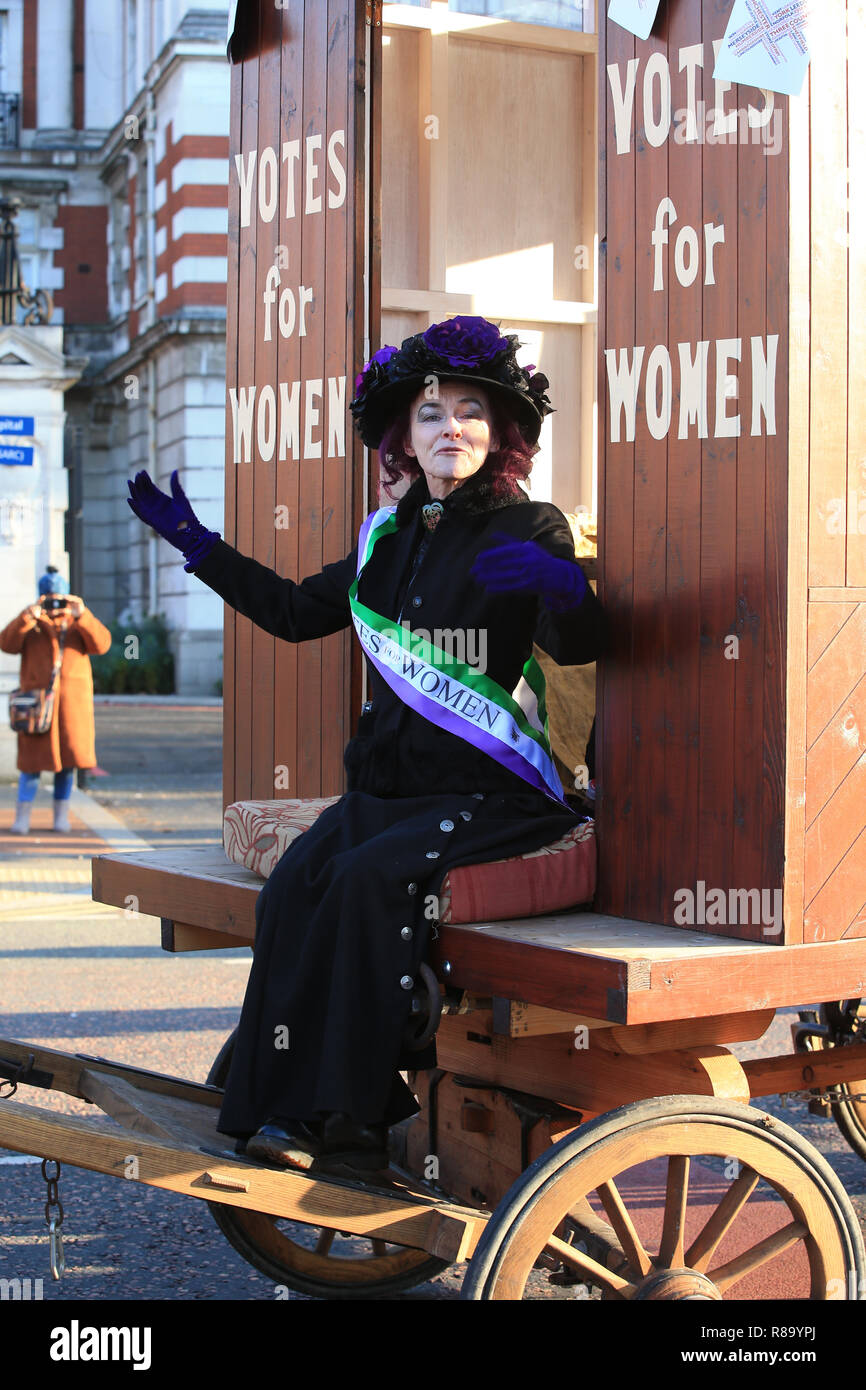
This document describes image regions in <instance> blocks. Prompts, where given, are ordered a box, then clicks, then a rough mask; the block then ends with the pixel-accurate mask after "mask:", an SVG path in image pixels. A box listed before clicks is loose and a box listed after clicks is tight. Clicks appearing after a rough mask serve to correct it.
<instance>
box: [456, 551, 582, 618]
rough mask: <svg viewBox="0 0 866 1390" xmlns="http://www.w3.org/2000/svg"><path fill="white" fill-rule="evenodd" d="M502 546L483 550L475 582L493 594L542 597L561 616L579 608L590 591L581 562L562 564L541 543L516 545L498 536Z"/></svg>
mask: <svg viewBox="0 0 866 1390" xmlns="http://www.w3.org/2000/svg"><path fill="white" fill-rule="evenodd" d="M494 540H497V541H499V542H500V543H499V544H498V545H496V546H495V547H494V548H493V549H492V550H483V551H481V553H480V554H479V555H478V556H476V559H475V563H474V565H473V566H472V571H471V573H472V578H473V579H474V580H475V581H476V583H478V584H481V585H482V586H483V587H484V588H485V589H486V590H487V592H488V593H490V594H517V593H524V594H540V595H541V597H542V599H543V600H544V602H545V604H546V605H547V606H548V607H549V608H552V609H553V610H554V611H555V612H557V613H567V612H568V611H569V610H570V609H572V608H577V606H578V604H579V603H580V602H581V600H582V599H583V597H584V595H585V594H586V591H587V589H588V587H589V585H588V583H587V580H586V575H585V574H584V572H583V570H582V568H581V567H580V565H579V564H577V562H576V561H575V562H572V561H571V560H559V559H557V558H556V556H555V555H550V554H549V553H548V552H547V551H546V550H545V549H544V547H543V546H541V545H539V544H538V542H537V541H516V540H515V539H514V537H513V536H506V535H504V534H503V533H502V532H498V533H497V534H496V535H495V536H494Z"/></svg>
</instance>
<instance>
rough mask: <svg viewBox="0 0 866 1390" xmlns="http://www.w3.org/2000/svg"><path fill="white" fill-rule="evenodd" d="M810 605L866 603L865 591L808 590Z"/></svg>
mask: <svg viewBox="0 0 866 1390" xmlns="http://www.w3.org/2000/svg"><path fill="white" fill-rule="evenodd" d="M809 602H810V603H866V589H859V588H856V587H854V586H852V587H850V588H847V589H831V588H826V589H810V590H809Z"/></svg>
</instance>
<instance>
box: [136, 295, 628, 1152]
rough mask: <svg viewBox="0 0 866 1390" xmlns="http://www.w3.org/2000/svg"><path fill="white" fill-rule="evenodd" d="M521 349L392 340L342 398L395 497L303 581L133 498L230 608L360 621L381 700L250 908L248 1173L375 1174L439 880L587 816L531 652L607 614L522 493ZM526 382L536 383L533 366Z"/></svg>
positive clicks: (533, 444) (580, 647) (525, 412)
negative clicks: (339, 785)
mask: <svg viewBox="0 0 866 1390" xmlns="http://www.w3.org/2000/svg"><path fill="white" fill-rule="evenodd" d="M518 346H519V343H518V341H517V338H516V336H515V335H509V336H508V337H502V336H501V335H500V333H499V330H498V328H496V327H495V325H493V324H491V323H489V322H488V321H487V320H485V319H479V318H466V317H463V316H460V317H458V318H454V319H449V320H446V321H444V322H443V323H440V324H434V325H432V326H431V327H430V328H428V329H427V330H426V331H425V332H423V333H418V334H416V335H414V336H413V337H411V338H407V339H406V340H405V341H404V343H403V345H402V347H401V348H400V349H397V348H393V347H385V348H382V349H381V350H380V351H379V352H377V353H376V354H375V356H374V357H373V358H372V359H371V361H370V362H369V363H367V364H366V366H365V368H364V370H363V371H362V373H361V374H360V375H359V376H358V377H357V379H356V383H355V398H354V400H353V401H352V403H351V407H350V408H351V410H352V412H353V415H354V420H355V426H356V428H357V429H358V430H359V433H360V434H361V437H362V439H363V440H364V443H365V444H367V445H368V446H369V447H370V448H374V449H379V456H380V460H381V462H382V465H383V470H384V473H385V476H386V477H387V478H388V480H389V482H390V483H391V484H393V483H396V482H397V480H398V479H399V478H400V477H401V476H402V477H409V478H410V479H412V482H411V486H410V487H409V488H408V490H407V491H405V492H404V494H403V496H402V497H401V498H400V500H399V502H398V503H397V504H396V506H392V507H389V508H382V509H380V510H379V511H378V512H376V513H374V514H373V515H372V516H371V517H368V518H367V520H366V521H365V523H364V526H363V527H362V530H361V535H360V537H359V544H358V546H356V547H355V549H354V550H353V551H352V553H351V554H350V555H349V556H347V557H346V559H345V560H342V561H338V562H337V563H335V564H331V565H327V566H325V568H324V569H323V570H322V572H321V573H320V574H317V575H313V576H311V577H309V578H306V579H304V580H303V581H302V582H301V583H299V584H296V583H294V582H293V581H292V580H289V579H283V578H281V577H280V576H279V575H277V574H276V573H275V572H274V571H273V570H271V569H268V568H267V567H266V566H264V565H261V564H259V563H258V562H257V561H255V560H252V559H250V558H249V557H247V556H243V555H241V554H239V552H238V551H237V550H235V549H234V548H233V547H232V546H230V545H228V544H226V542H225V541H223V540H222V539H220V537H219V535H218V534H217V533H215V532H210V531H207V530H206V528H205V527H204V526H202V524H201V523H200V522H199V521H198V519H197V518H196V516H195V514H194V512H193V511H192V509H191V507H190V505H189V502H188V501H187V499H186V497H185V496H184V493H183V491H182V489H181V487H180V483H179V482H178V480H177V475H176V474H173V475H172V480H171V496H168V495H166V494H164V493H162V492H160V491H159V490H158V489H156V488H155V487H154V485H153V483H152V482H151V481H150V479H149V478H148V476H147V474H146V473H139V474H138V475H137V476H136V479H135V482H134V483H130V484H129V487H130V494H131V496H130V506H131V507H132V509H133V510H134V511H135V512H136V514H137V515H138V516H139V517H140V518H141V519H142V520H143V521H145V522H147V524H148V525H150V526H153V527H154V529H156V530H157V531H159V533H160V534H161V535H163V536H164V537H165V538H166V539H168V540H169V541H171V543H172V544H173V545H175V546H176V547H177V549H179V550H181V551H182V552H183V554H184V556H185V557H186V565H185V568H186V569H187V570H188V571H190V572H192V573H194V574H196V576H197V577H198V578H199V579H201V580H202V581H203V582H204V583H205V584H207V585H208V586H209V587H210V588H211V589H213V590H215V592H216V593H218V594H220V595H221V596H222V597H223V598H224V599H225V601H226V602H227V603H229V604H230V605H231V606H232V607H233V608H234V609H236V610H237V612H239V613H242V614H244V615H245V616H246V617H248V618H250V619H251V620H252V621H253V622H254V623H256V624H258V625H259V626H260V627H262V628H264V629H265V630H266V631H267V632H270V633H273V634H274V635H275V636H277V637H282V638H284V639H285V640H287V641H290V642H301V641H305V640H308V639H311V638H316V637H323V636H326V635H327V634H329V633H333V632H337V631H339V630H340V629H343V628H346V627H348V626H349V625H350V624H353V623H354V626H355V630H356V634H357V636H358V638H359V640H360V641H361V643H362V646H363V647H364V652H365V656H366V658H367V664H368V671H369V688H370V693H371V698H370V699H369V700H368V701H367V703H366V704H365V706H364V710H363V712H362V714H361V718H360V722H359V725H358V731H357V734H356V736H355V737H354V738H353V739H352V740H351V741H350V742H349V744H348V746H347V749H346V753H345V765H346V771H347V786H348V790H347V792H346V794H345V795H344V796H343V797H342V798H341V799H340V801H339V802H337V803H336V804H335V805H333V806H332V807H330V808H329V809H328V810H326V811H325V812H324V813H323V814H322V815H321V816H320V817H319V819H318V820H317V821H316V823H315V824H314V825H313V826H312V827H311V828H310V829H309V830H307V831H306V832H305V833H304V834H303V835H301V836H300V837H299V838H298V839H296V840H295V841H294V842H293V843H292V844H291V845H290V846H289V848H288V849H287V851H286V853H285V854H284V855H283V857H282V858H281V859H280V861H279V863H278V864H277V865H276V866H275V868H274V870H273V871H272V873H271V875H270V877H269V878H268V880H267V882H266V883H265V884H264V886H263V888H262V890H261V892H260V894H259V896H258V899H257V902H256V937H255V951H254V959H253V965H252V970H251V973H250V979H249V984H248V987H247V992H246V996H245V999H244V1004H243V1010H242V1013H241V1019H240V1025H239V1028H238V1034H237V1041H236V1045H235V1049H234V1053H233V1057H232V1062H231V1068H230V1071H229V1075H228V1079H227V1083H226V1091H225V1099H224V1102H223V1106H222V1110H221V1113H220V1120H219V1128H220V1130H221V1131H222V1132H223V1133H225V1134H230V1135H233V1136H235V1137H237V1138H238V1140H239V1141H240V1144H239V1147H243V1145H244V1142H245V1144H246V1152H247V1153H248V1154H250V1155H254V1156H256V1157H258V1158H263V1159H266V1160H270V1161H274V1162H277V1163H280V1164H283V1165H285V1166H289V1167H296V1168H305V1169H306V1168H311V1167H313V1168H316V1169H318V1170H321V1171H325V1172H332V1173H340V1174H346V1175H351V1176H357V1175H358V1174H364V1175H372V1174H374V1173H376V1172H378V1171H379V1170H381V1169H383V1168H385V1167H387V1161H388V1160H387V1129H388V1126H389V1125H391V1124H395V1123H397V1122H398V1121H399V1120H402V1119H404V1118H407V1117H408V1116H410V1115H413V1114H416V1113H417V1112H418V1104H417V1101H416V1099H415V1097H414V1096H413V1095H412V1093H411V1091H410V1090H409V1088H408V1087H407V1085H406V1084H405V1082H404V1081H403V1080H402V1078H401V1076H400V1074H399V1073H400V1071H401V1069H405V1068H407V1067H413V1068H416V1069H420V1068H425V1067H430V1066H435V1064H436V1051H435V1044H434V1043H431V1044H430V1045H429V1046H428V1047H427V1049H426V1050H425V1051H423V1052H421V1053H418V1052H412V1053H406V1050H405V1046H404V1043H403V1032H404V1028H405V1025H406V1022H407V1018H408V1014H409V1006H410V999H411V992H412V989H413V987H414V984H415V980H416V976H417V975H418V972H419V967H420V965H421V963H422V962H423V961H424V959H425V955H426V952H427V947H428V943H429V940H430V938H431V929H432V931H433V932H435V930H436V926H435V924H436V918H437V891H438V888H439V885H440V884H441V881H442V879H443V877H444V875H445V873H446V872H447V870H448V869H450V868H453V867H456V866H457V865H460V864H470V863H480V862H483V861H485V860H493V859H502V858H507V857H510V856H512V855H517V854H523V853H526V852H528V851H530V850H533V849H539V848H541V846H542V845H544V844H549V843H551V842H553V841H555V840H557V839H559V838H560V837H561V835H562V834H563V833H564V831H565V830H566V829H567V828H568V826H569V824H570V823H572V824H573V823H574V822H575V820H576V819H577V816H576V814H575V812H574V811H573V810H572V809H571V808H570V807H569V805H568V804H567V802H566V801H565V799H564V797H563V793H562V788H561V785H560V783H559V779H558V777H557V775H556V771H555V768H554V765H553V761H552V758H551V756H550V748H549V744H548V742H547V737H546V729H545V716H544V703H543V677H541V672H540V669H539V668H538V666H537V664H536V663H535V661H534V660H533V659H532V643H533V641H535V642H537V643H538V645H539V646H540V647H541V648H542V649H543V650H544V651H546V652H547V653H548V654H549V655H550V656H551V657H552V658H553V659H554V660H555V661H557V662H558V663H559V664H560V665H579V664H583V663H585V662H590V661H594V660H595V659H596V657H597V656H598V655H599V652H600V651H601V648H602V644H603V634H604V617H603V613H602V609H601V606H600V605H599V603H598V600H597V599H596V597H595V595H594V594H593V592H592V590H591V589H590V588H589V587H588V585H587V583H586V580H585V578H584V575H583V571H582V570H581V568H580V566H579V564H578V563H577V561H576V559H575V554H574V543H573V539H572V535H571V532H570V530H569V527H568V523H567V522H566V519H565V517H564V516H563V514H562V512H560V511H559V510H558V508H556V507H554V506H552V505H551V504H549V503H543V502H532V501H530V499H529V497H528V495H527V493H526V491H525V490H524V488H523V487H522V486H521V484H522V483H523V482H525V480H526V478H527V477H528V476H529V473H530V470H531V467H532V457H533V454H534V453H536V452H537V441H538V435H539V432H540V429H541V424H542V420H543V418H544V415H545V414H547V413H548V412H549V411H550V410H551V408H552V407H551V405H550V402H549V400H548V399H547V396H546V395H545V392H546V390H547V388H548V382H547V379H546V377H544V376H543V375H542V374H541V373H534V369H532V368H529V369H523V368H521V367H520V366H518V364H517V361H516V349H517V347H518ZM533 373H534V374H533Z"/></svg>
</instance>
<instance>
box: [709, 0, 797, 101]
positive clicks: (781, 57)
mask: <svg viewBox="0 0 866 1390" xmlns="http://www.w3.org/2000/svg"><path fill="white" fill-rule="evenodd" d="M817 12H818V5H817V0H784V3H783V2H782V0H734V8H733V10H732V11H731V17H730V19H729V20H728V27H727V29H726V30H725V37H724V38H723V39H722V45H721V48H720V49H719V55H718V58H717V59H716V68H715V72H714V73H713V77H714V78H715V79H716V81H717V82H718V81H725V82H739V83H742V84H743V85H745V86H748V87H763V88H764V90H765V91H770V92H783V93H785V95H786V96H794V97H795V96H798V95H799V93H800V89H801V88H802V86H803V79H804V77H805V76H806V69H807V68H808V66H809V25H810V23H811V24H814V23H816V22H817Z"/></svg>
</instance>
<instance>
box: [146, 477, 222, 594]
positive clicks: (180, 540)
mask: <svg viewBox="0 0 866 1390" xmlns="http://www.w3.org/2000/svg"><path fill="white" fill-rule="evenodd" d="M127 487H128V488H129V496H128V497H127V499H126V500H127V502H128V504H129V506H130V507H131V508H132V510H133V511H134V512H135V515H136V516H137V517H138V518H139V520H141V521H143V522H144V523H145V525H146V526H151V527H152V528H153V530H154V531H157V532H158V533H159V535H160V536H162V537H163V539H164V540H167V541H168V543H169V545H173V546H174V547H175V549H176V550H180V551H182V552H183V555H184V558H185V559H186V561H187V563H186V564H185V565H184V569H185V570H186V571H187V573H189V572H190V571H191V570H193V569H195V566H196V565H198V564H200V562H201V561H202V560H203V559H204V557H205V555H207V553H208V551H209V550H211V549H212V548H213V546H214V545H215V544H216V542H217V541H218V540H221V539H222V538H221V536H220V534H219V532H218V531H209V530H208V529H207V527H206V526H203V525H202V523H201V522H200V521H199V519H198V517H197V516H196V514H195V512H194V511H193V509H192V507H191V506H190V504H189V501H188V499H187V496H186V493H185V492H184V490H183V488H182V487H181V485H180V482H179V480H178V476H177V469H175V470H174V472H173V473H172V475H171V494H172V495H171V497H169V496H168V494H167V493H165V492H160V490H159V488H158V487H156V485H155V484H154V483H153V481H152V479H151V478H150V477H149V476H148V474H147V473H146V472H145V471H144V469H142V471H141V472H140V473H136V475H135V482H134V483H133V482H130V481H129V479H127Z"/></svg>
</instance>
